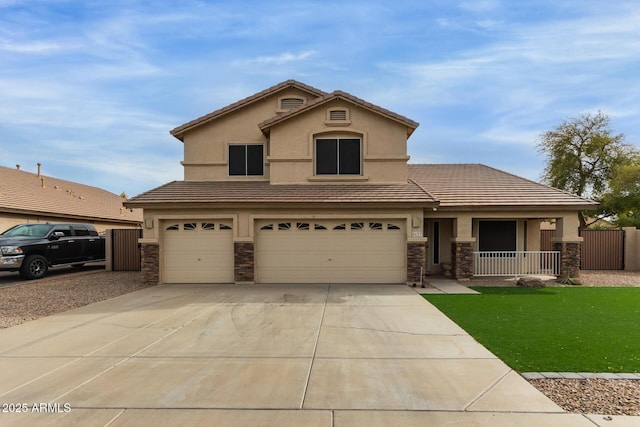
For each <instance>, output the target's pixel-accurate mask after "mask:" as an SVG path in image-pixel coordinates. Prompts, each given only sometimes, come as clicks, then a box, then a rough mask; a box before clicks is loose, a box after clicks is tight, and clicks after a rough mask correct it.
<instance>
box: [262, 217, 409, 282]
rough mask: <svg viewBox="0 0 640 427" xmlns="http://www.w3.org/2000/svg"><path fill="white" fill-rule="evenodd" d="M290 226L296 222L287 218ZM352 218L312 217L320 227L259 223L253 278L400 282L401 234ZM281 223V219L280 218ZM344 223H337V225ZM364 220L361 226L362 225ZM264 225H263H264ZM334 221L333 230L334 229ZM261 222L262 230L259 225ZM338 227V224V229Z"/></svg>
mask: <svg viewBox="0 0 640 427" xmlns="http://www.w3.org/2000/svg"><path fill="white" fill-rule="evenodd" d="M287 222H290V223H291V224H292V225H296V224H297V223H300V221H287ZM352 223H354V221H353V220H348V221H333V222H317V223H312V224H314V225H315V224H318V225H320V226H321V227H324V228H316V227H315V226H311V227H309V228H304V229H299V228H297V227H294V226H292V227H290V228H288V229H284V228H285V227H282V228H278V223H274V224H270V223H269V224H266V223H264V222H263V223H260V224H259V226H258V231H257V238H256V270H257V279H258V281H260V282H262V283H296V282H297V283H327V282H332V283H401V282H403V281H404V276H405V250H406V249H405V246H406V243H405V234H404V231H403V230H402V228H401V227H399V226H395V228H394V229H390V230H389V229H387V228H386V227H383V226H382V225H383V224H384V225H386V224H387V222H381V223H380V224H378V226H379V227H380V229H372V228H370V227H368V225H369V222H365V221H363V222H360V223H359V224H358V222H357V221H356V222H355V224H356V226H358V225H359V226H360V227H361V229H351V227H352V225H351V224H352ZM281 224H286V222H285V223H281ZM342 224H344V227H343V228H342V227H341V225H342ZM362 224H364V226H362ZM265 226H266V227H265ZM336 226H339V227H338V228H339V229H335V228H336ZM262 227H264V228H265V229H262ZM340 228H342V229H340Z"/></svg>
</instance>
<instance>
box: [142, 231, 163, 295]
mask: <svg viewBox="0 0 640 427" xmlns="http://www.w3.org/2000/svg"><path fill="white" fill-rule="evenodd" d="M139 242H140V255H141V264H140V269H141V270H142V283H144V284H145V285H149V286H152V285H157V284H158V283H159V282H160V245H159V244H158V241H157V240H155V239H140V240H139Z"/></svg>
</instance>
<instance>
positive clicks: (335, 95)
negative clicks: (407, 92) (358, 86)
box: [258, 90, 419, 136]
mask: <svg viewBox="0 0 640 427" xmlns="http://www.w3.org/2000/svg"><path fill="white" fill-rule="evenodd" d="M335 99H342V100H345V101H348V102H350V103H352V104H355V105H358V106H360V107H363V108H366V109H368V110H370V111H373V112H375V113H377V114H380V115H382V116H385V117H387V118H390V119H392V120H395V121H397V122H400V123H402V124H403V125H406V126H407V127H408V128H409V130H408V132H407V136H410V135H411V134H412V133H413V131H414V130H416V128H417V127H418V126H419V123H418V122H414V121H413V120H411V119H408V118H407V117H404V116H401V115H400V114H397V113H394V112H393V111H389V110H387V109H386V108H382V107H379V106H377V105H375V104H372V103H370V102H367V101H365V100H364V99H360V98H358V97H356V96H353V95H351V94H349V93H347V92H344V91H341V90H336V91H333V92H331V93H327V94H325V95H324V96H321V97H319V98H316V99H314V100H312V101H310V102H308V103H306V104H303V105H301V106H299V107H296V108H292V109H291V110H289V111H287V112H284V113H281V114H278V115H277V116H274V117H271V118H270V119H267V120H265V121H263V122H262V123H260V124H259V125H258V127H259V128H260V130H261V131H263V132H266V131H267V130H268V129H269V128H270V127H271V126H273V125H275V124H278V123H281V122H283V121H285V120H287V119H289V118H291V117H295V116H297V115H299V114H302V113H304V112H306V111H309V110H312V109H314V108H316V107H318V106H320V105H323V104H326V103H327V102H330V101H333V100H335Z"/></svg>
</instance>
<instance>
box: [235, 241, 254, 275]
mask: <svg viewBox="0 0 640 427" xmlns="http://www.w3.org/2000/svg"><path fill="white" fill-rule="evenodd" d="M254 259H255V257H254V246H253V242H234V243H233V270H234V280H235V281H236V283H255V280H256V279H255V261H254Z"/></svg>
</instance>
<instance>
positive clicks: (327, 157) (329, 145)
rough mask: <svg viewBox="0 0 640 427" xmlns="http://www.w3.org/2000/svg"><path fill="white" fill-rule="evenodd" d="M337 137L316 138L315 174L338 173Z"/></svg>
mask: <svg viewBox="0 0 640 427" xmlns="http://www.w3.org/2000/svg"><path fill="white" fill-rule="evenodd" d="M337 147H338V140H337V139H318V140H316V174H317V175H336V174H337V173H338V156H337V155H336V154H337V152H338V150H337Z"/></svg>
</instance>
